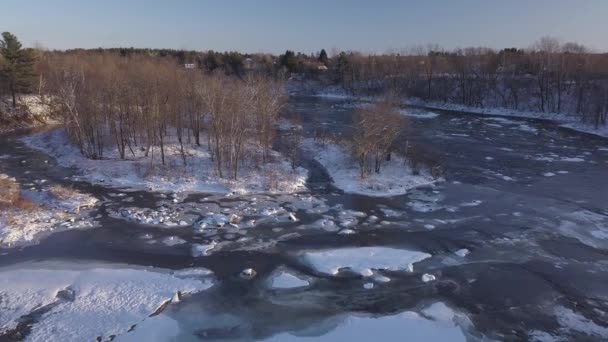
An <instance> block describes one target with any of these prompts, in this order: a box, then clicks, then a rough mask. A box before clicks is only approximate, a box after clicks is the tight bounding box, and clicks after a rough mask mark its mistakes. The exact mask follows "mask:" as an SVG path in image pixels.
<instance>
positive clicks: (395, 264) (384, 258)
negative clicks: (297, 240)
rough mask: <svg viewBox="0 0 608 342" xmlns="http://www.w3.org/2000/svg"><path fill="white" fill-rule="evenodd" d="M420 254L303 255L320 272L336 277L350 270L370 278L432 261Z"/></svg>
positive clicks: (370, 250) (366, 250)
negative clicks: (343, 271)
mask: <svg viewBox="0 0 608 342" xmlns="http://www.w3.org/2000/svg"><path fill="white" fill-rule="evenodd" d="M430 257H431V255H430V254H427V253H423V252H418V251H409V250H405V249H396V248H390V247H358V248H357V247H351V248H340V249H326V250H316V251H309V252H304V253H302V254H301V258H302V261H304V262H305V263H306V264H308V265H310V266H312V267H313V268H314V269H315V270H316V271H317V272H320V273H325V274H332V275H335V274H337V273H338V272H339V270H340V269H342V268H349V269H350V270H351V271H353V272H355V273H358V274H360V275H364V276H369V275H371V274H373V271H372V270H394V271H409V272H413V269H414V263H416V262H419V261H422V260H424V259H427V258H430Z"/></svg>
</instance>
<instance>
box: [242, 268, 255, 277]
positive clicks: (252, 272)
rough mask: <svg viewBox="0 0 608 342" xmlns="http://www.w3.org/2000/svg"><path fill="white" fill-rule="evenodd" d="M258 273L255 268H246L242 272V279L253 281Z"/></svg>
mask: <svg viewBox="0 0 608 342" xmlns="http://www.w3.org/2000/svg"><path fill="white" fill-rule="evenodd" d="M257 274H258V273H257V272H256V271H255V270H254V269H253V268H246V269H244V270H242V271H241V274H240V276H241V278H243V279H253V278H255V276H256V275H257Z"/></svg>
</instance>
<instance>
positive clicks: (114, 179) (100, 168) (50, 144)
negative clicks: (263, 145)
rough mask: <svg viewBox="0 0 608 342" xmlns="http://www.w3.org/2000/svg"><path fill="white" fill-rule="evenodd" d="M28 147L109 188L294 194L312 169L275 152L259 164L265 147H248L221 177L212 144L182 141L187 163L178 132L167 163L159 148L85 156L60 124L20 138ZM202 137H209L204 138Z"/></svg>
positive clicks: (172, 139)
mask: <svg viewBox="0 0 608 342" xmlns="http://www.w3.org/2000/svg"><path fill="white" fill-rule="evenodd" d="M22 140H23V141H24V142H25V143H26V144H27V145H28V146H29V147H31V148H34V149H37V150H40V151H42V152H45V153H47V154H48V155H50V156H51V157H53V158H55V159H56V160H57V162H58V163H59V164H60V165H62V166H67V167H74V168H76V169H77V170H78V171H79V172H80V178H81V179H83V180H86V181H89V182H91V183H95V184H104V185H107V186H110V187H118V188H129V189H137V190H150V191H160V192H178V193H179V192H203V193H232V194H248V193H263V192H269V193H291V192H297V191H301V190H304V189H305V183H306V178H307V174H308V172H307V171H306V170H305V169H303V168H296V169H295V170H292V168H291V165H290V163H289V161H288V160H287V159H286V158H285V157H284V156H283V155H281V154H280V153H278V152H276V151H271V156H270V161H269V162H267V163H261V156H260V154H261V151H259V150H257V149H255V148H254V147H253V146H245V148H244V149H245V150H246V152H245V153H249V154H250V155H254V156H255V157H256V158H250V159H249V160H247V161H244V162H243V163H242V164H241V166H240V169H239V174H238V178H237V179H230V178H228V176H226V175H224V177H225V178H222V177H220V176H219V175H218V173H217V171H216V165H215V161H214V159H213V156H212V154H211V153H210V149H209V147H208V146H207V145H206V144H205V143H203V144H202V146H196V145H193V144H192V145H189V144H184V149H185V151H184V154H185V155H186V156H187V161H186V164H184V162H183V159H182V153H181V151H180V145H179V143H178V142H177V140H176V138H175V137H174V136H172V137H168V138H167V142H166V145H165V164H164V165H163V164H162V163H161V157H160V150H159V148H157V147H152V148H151V150H150V152H149V153H148V154H147V153H146V152H145V150H143V149H140V148H133V151H132V153H130V152H129V155H128V156H126V158H125V159H124V160H123V159H120V157H119V154H118V152H117V151H116V150H113V149H108V150H107V151H106V155H107V157H106V158H105V159H100V160H93V159H88V158H86V157H84V156H83V155H82V154H81V153H80V150H79V149H78V148H77V147H76V146H75V145H74V144H72V143H71V142H70V141H69V139H68V137H67V134H66V132H65V130H63V129H61V128H59V129H54V130H51V131H47V132H41V133H37V134H34V135H31V136H28V137H25V138H23V139H22ZM201 141H203V142H206V141H207V139H206V138H205V137H202V138H201Z"/></svg>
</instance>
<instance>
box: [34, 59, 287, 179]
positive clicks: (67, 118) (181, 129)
mask: <svg viewBox="0 0 608 342" xmlns="http://www.w3.org/2000/svg"><path fill="white" fill-rule="evenodd" d="M39 66H40V70H41V77H42V78H43V79H44V84H45V86H44V88H45V89H44V94H45V95H46V97H47V100H48V101H49V102H50V104H51V107H52V108H54V110H55V111H57V112H58V113H60V115H61V117H62V119H63V121H64V126H65V128H66V130H67V132H68V134H69V136H70V138H71V139H72V140H73V141H74V142H75V143H76V144H77V145H78V146H79V148H80V150H81V152H82V154H83V155H84V156H86V157H88V158H92V159H101V158H104V153H105V151H106V150H107V148H108V147H110V148H112V147H113V148H115V149H116V150H117V151H118V153H119V156H120V158H122V159H126V158H127V157H129V155H133V156H135V149H140V150H141V151H143V152H144V154H145V156H146V157H147V156H148V155H149V153H154V150H155V149H154V148H156V150H158V151H159V153H160V160H161V162H162V164H165V159H166V158H165V156H166V148H167V144H168V142H169V141H172V140H174V139H176V141H177V144H178V146H179V152H180V155H181V157H182V160H183V163H184V164H186V163H188V154H187V147H188V145H187V144H194V145H198V146H201V145H202V144H203V143H207V146H208V148H209V152H210V153H211V155H212V158H213V159H214V161H215V165H216V169H217V172H218V175H219V176H220V177H226V176H229V177H231V178H236V177H237V176H238V170H239V165H240V163H241V161H242V160H243V158H246V157H247V151H246V149H245V145H246V143H248V142H251V143H254V144H256V146H258V147H259V148H260V149H261V150H262V151H263V152H262V155H263V160H264V161H266V160H267V157H268V155H269V151H270V149H271V145H272V142H273V138H274V134H275V130H274V127H275V124H276V121H277V120H278V115H279V111H280V110H281V108H282V107H283V104H284V101H285V92H284V90H283V85H282V83H281V82H280V81H275V80H274V79H272V78H270V77H267V76H265V75H260V74H250V75H248V76H247V77H246V78H244V79H241V78H237V77H231V76H227V75H225V74H224V73H221V72H215V73H211V74H205V73H202V72H199V71H198V70H192V69H186V68H184V66H183V65H181V64H179V63H177V62H176V61H175V60H173V59H172V58H168V57H167V58H161V57H148V56H143V55H137V56H131V57H128V58H125V57H121V56H120V55H117V54H115V53H104V54H99V53H93V54H91V53H86V52H79V53H71V54H53V53H50V54H47V55H45V56H44V57H43V58H41V60H40V61H39ZM202 139H207V141H201V140H202Z"/></svg>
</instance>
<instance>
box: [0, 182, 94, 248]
mask: <svg viewBox="0 0 608 342" xmlns="http://www.w3.org/2000/svg"><path fill="white" fill-rule="evenodd" d="M45 183H46V180H44V179H40V180H38V181H37V184H34V183H32V184H19V183H17V181H16V180H15V178H11V177H8V176H7V175H4V174H0V186H1V187H2V189H0V199H1V201H0V209H1V210H2V215H0V247H14V246H21V245H26V244H31V243H34V242H35V241H38V240H40V238H41V237H43V236H46V235H48V234H51V233H53V232H58V231H62V230H67V229H82V228H88V227H92V226H94V222H93V221H92V220H91V219H89V218H88V217H87V216H86V215H84V211H83V212H82V213H81V210H85V209H90V208H93V207H94V206H95V205H96V204H97V202H98V200H97V199H96V198H95V197H93V196H90V195H88V194H83V193H80V192H78V191H76V190H74V189H70V188H67V187H64V186H59V185H52V186H48V187H47V186H46V185H45ZM36 186H38V187H42V189H40V190H38V189H37V188H36ZM21 187H25V188H24V189H21Z"/></svg>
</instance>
